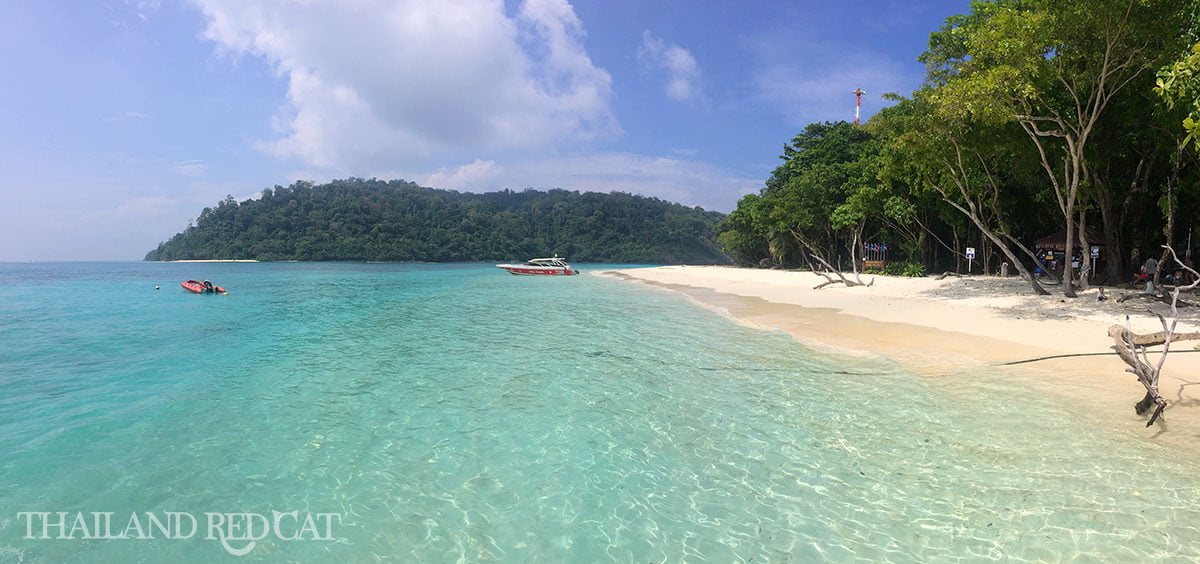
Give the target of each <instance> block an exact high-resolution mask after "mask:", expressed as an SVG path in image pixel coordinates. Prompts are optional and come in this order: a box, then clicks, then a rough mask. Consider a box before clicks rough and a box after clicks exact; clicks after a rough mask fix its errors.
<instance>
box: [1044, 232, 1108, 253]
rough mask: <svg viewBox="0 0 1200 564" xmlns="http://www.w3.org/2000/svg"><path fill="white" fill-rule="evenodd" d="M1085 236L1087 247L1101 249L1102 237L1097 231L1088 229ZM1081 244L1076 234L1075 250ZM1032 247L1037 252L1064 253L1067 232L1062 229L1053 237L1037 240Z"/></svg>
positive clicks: (1102, 244)
mask: <svg viewBox="0 0 1200 564" xmlns="http://www.w3.org/2000/svg"><path fill="white" fill-rule="evenodd" d="M1087 236H1088V244H1089V245H1091V246H1093V247H1101V249H1103V247H1104V235H1101V234H1100V232H1099V231H1096V230H1094V229H1088V230H1087ZM1082 244H1083V243H1082V242H1081V241H1080V240H1079V235H1078V234H1076V235H1075V248H1076V249H1079V248H1080V246H1082ZM1033 246H1034V248H1035V249H1037V250H1046V251H1060V252H1066V250H1067V230H1066V229H1063V230H1062V231H1059V232H1058V233H1055V234H1053V235H1047V236H1045V237H1042V238H1041V239H1038V240H1037V242H1035V243H1034V244H1033Z"/></svg>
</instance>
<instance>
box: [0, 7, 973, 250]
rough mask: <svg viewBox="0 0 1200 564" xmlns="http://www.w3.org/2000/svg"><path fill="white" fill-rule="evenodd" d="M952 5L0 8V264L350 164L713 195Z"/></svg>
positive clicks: (419, 178) (731, 199) (824, 115)
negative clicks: (3, 77)
mask: <svg viewBox="0 0 1200 564" xmlns="http://www.w3.org/2000/svg"><path fill="white" fill-rule="evenodd" d="M968 9H969V1H968V0H955V1H949V0H931V1H927V2H926V1H919V0H918V1H870V0H868V1H862V2H858V3H855V4H851V3H841V2H836V3H833V2H818V1H809V0H795V1H790V2H768V1H753V2H730V1H716V0H713V1H684V0H641V1H626V0H575V1H573V2H568V1H567V0H520V1H518V0H508V1H499V0H428V1H409V0H336V1H327V2H326V1H306V2H300V1H297V0H255V1H245V0H191V1H183V2H171V1H165V0H163V1H160V0H136V1H135V0H125V1H120V0H108V1H97V2H77V1H74V0H39V1H37V2H5V3H3V5H0V48H2V51H0V72H3V75H4V76H5V77H6V79H5V80H4V81H0V171H2V174H3V180H2V182H3V185H2V186H3V188H2V190H0V192H2V195H3V205H2V206H0V261H28V260H127V259H140V258H141V257H142V256H143V255H144V254H145V253H146V251H148V250H150V249H152V248H153V247H154V246H156V245H157V244H158V243H159V242H160V241H164V240H166V239H168V238H170V237H171V236H172V235H174V234H175V233H177V232H178V231H180V230H182V229H183V228H185V227H186V225H187V222H188V220H189V219H190V218H194V217H196V216H198V215H199V214H200V210H202V209H203V208H204V207H205V206H212V205H215V204H216V203H217V202H218V201H219V200H221V199H222V198H224V197H225V195H226V194H232V195H233V196H234V197H236V198H238V199H245V198H250V197H256V196H257V194H258V193H259V192H261V191H262V189H263V188H268V187H271V186H274V185H276V184H280V185H287V184H290V183H291V182H293V181H295V180H311V181H315V182H318V183H319V182H324V181H328V180H330V179H334V178H345V177H350V176H356V177H362V178H371V177H377V178H380V179H404V180H411V181H414V182H417V183H419V184H422V185H426V186H433V187H437V188H450V189H455V190H462V191H473V192H484V191H492V190H499V189H503V188H511V189H515V190H520V189H524V188H528V187H532V188H538V189H548V188H567V189H576V190H594V191H602V192H607V191H612V190H621V191H626V192H632V193H637V194H643V195H648V196H655V197H659V198H662V199H665V200H670V201H674V202H680V203H683V204H687V205H698V206H702V207H704V208H707V209H714V210H718V211H723V212H728V211H730V210H732V209H733V208H734V207H735V205H736V203H737V200H738V198H740V197H741V196H742V195H744V194H747V193H751V192H757V191H758V190H759V188H761V186H762V183H763V181H764V180H765V179H766V178H767V176H768V175H769V174H770V172H771V170H772V169H773V168H774V167H775V166H776V165H777V164H778V162H779V161H778V156H779V154H780V153H781V149H782V147H783V145H784V144H785V143H786V142H788V141H789V140H790V139H791V138H792V137H794V136H795V135H796V134H797V133H798V132H799V131H801V130H802V129H803V128H804V126H805V125H807V124H809V123H813V122H819V121H836V120H843V119H844V120H847V121H849V120H853V118H854V96H853V95H852V94H850V91H851V90H853V89H854V88H862V89H864V90H866V91H867V95H865V96H864V97H863V108H862V110H863V119H864V120H866V119H867V118H869V117H870V116H871V115H872V114H874V113H875V112H876V111H878V110H879V109H880V107H881V105H882V100H881V99H880V98H879V95H880V94H882V93H884V92H893V91H894V92H900V93H902V94H905V95H907V94H909V93H911V92H912V90H913V89H914V88H916V87H917V86H918V85H919V84H920V82H921V79H922V74H923V68H922V67H921V65H920V64H919V63H917V62H916V57H917V56H918V55H919V54H920V53H921V52H922V51H923V50H924V48H925V43H926V41H927V39H928V36H929V32H931V31H934V30H936V29H937V28H938V27H939V26H940V25H941V23H942V22H943V21H944V20H945V18H946V17H948V16H951V15H954V14H959V13H964V12H966V11H967V10H968Z"/></svg>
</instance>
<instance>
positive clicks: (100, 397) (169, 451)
mask: <svg viewBox="0 0 1200 564" xmlns="http://www.w3.org/2000/svg"><path fill="white" fill-rule="evenodd" d="M583 270H584V272H585V274H584V275H583V276H578V277H571V278H539V277H515V276H509V275H507V274H505V273H503V272H501V271H499V270H496V269H495V268H493V267H491V266H490V265H478V264H463V265H391V264H388V265H384V264H304V263H300V264H158V263H61V264H60V263H54V264H0V288H2V289H3V291H2V292H0V562H64V561H70V562H215V561H234V560H240V561H264V562H282V561H304V562H373V561H395V562H457V561H467V562H475V561H491V560H496V561H505V562H597V561H616V562H660V561H667V562H678V561H692V562H700V561H711V562H750V561H754V562H814V561H834V562H846V561H854V560H860V561H870V562H880V561H896V562H930V561H933V562H938V561H958V560H965V561H980V560H988V559H998V560H1005V561H1039V562H1040V561H1056V560H1068V559H1077V560H1080V561H1106V562H1111V561H1133V560H1141V559H1147V558H1151V559H1153V558H1158V559H1166V560H1176V559H1177V560H1181V561H1194V560H1196V559H1198V558H1200V529H1198V528H1197V527H1198V526H1200V504H1197V500H1200V464H1198V463H1197V462H1196V461H1195V460H1191V459H1188V458H1186V457H1182V456H1173V455H1172V453H1170V452H1164V451H1163V450H1162V449H1155V448H1153V447H1147V446H1144V445H1142V444H1140V443H1136V442H1133V441H1130V440H1128V439H1123V438H1119V437H1112V436H1106V435H1104V434H1100V433H1097V432H1095V431H1094V428H1095V427H1096V421H1095V420H1092V419H1090V418H1089V417H1090V416H1088V415H1084V414H1080V413H1075V412H1072V411H1069V410H1068V409H1067V408H1064V407H1063V406H1061V405H1059V404H1055V403H1052V402H1051V401H1050V400H1047V399H1044V398H1042V397H1040V396H1038V395H1036V394H1034V393H1027V392H1023V391H1021V389H1020V388H1019V387H1018V388H1013V387H1011V386H1007V385H1006V383H1005V381H1004V378H1003V376H1002V375H994V374H987V373H979V374H964V375H962V378H961V381H962V382H965V383H968V384H966V385H957V384H951V385H947V384H946V383H945V382H944V380H947V379H946V378H941V379H938V381H930V380H929V379H927V378H923V377H920V376H915V375H912V374H908V373H905V372H903V371H901V370H899V369H898V368H896V367H895V365H894V364H892V363H890V362H889V361H887V360H886V359H871V358H863V357H852V358H851V357H835V356H830V355H828V354H818V353H815V352H813V351H811V350H808V349H806V348H804V347H802V346H800V345H799V344H797V343H796V342H795V341H793V340H792V339H790V338H789V337H788V336H786V335H783V334H781V333H778V332H770V331H759V330H756V329H751V328H747V327H744V326H741V325H738V324H736V323H734V322H732V321H730V320H728V319H726V318H724V317H722V316H720V315H718V314H716V313H713V312H711V311H708V310H706V309H703V308H699V307H696V306H694V305H693V304H691V303H690V302H689V301H688V300H687V299H686V298H684V297H682V296H679V295H676V294H672V293H669V292H665V291H659V290H655V289H651V288H647V287H644V286H641V285H638V284H633V283H629V282H622V281H619V280H614V279H609V278H605V277H600V276H595V275H593V274H591V273H590V271H594V270H595V268H590V269H589V268H588V267H587V265H584V267H583ZM187 278H209V279H211V280H213V281H214V282H215V283H217V284H221V285H224V286H226V287H227V288H228V289H229V292H230V295H228V296H219V295H213V296H210V295H194V294H191V293H188V292H185V291H184V290H182V289H181V288H180V287H179V281H180V280H183V279H187ZM155 285H158V286H161V289H160V290H157V291H156V290H154V286H155ZM950 380H953V379H952V378H951V379H950ZM273 511H278V512H281V513H284V514H287V513H289V512H292V511H295V512H297V513H296V514H295V515H297V516H298V517H297V518H296V519H297V520H296V521H288V520H287V519H288V518H287V517H285V519H284V522H285V524H287V525H288V527H289V528H288V530H287V531H286V532H284V534H282V535H278V536H277V535H275V534H271V535H267V536H265V537H263V538H261V539H260V540H258V541H257V542H256V543H255V545H254V547H253V548H252V549H251V550H250V551H249V553H248V554H246V555H245V556H242V557H240V558H238V557H234V556H232V555H231V554H230V553H229V552H228V551H227V548H225V547H224V546H223V545H222V543H221V542H220V541H219V540H218V539H216V538H215V537H214V539H207V538H205V536H206V534H207V533H210V532H211V531H210V530H209V529H208V527H207V521H206V519H208V518H209V517H207V516H206V514H208V513H212V514H219V515H225V514H230V513H250V514H261V515H265V516H266V518H267V519H270V518H272V517H273V516H274V514H273V513H272V512H273ZM25 512H35V513H36V512H49V513H51V514H53V515H56V514H57V512H65V513H66V514H67V519H68V525H67V526H66V527H65V528H64V529H65V530H64V531H62V532H63V533H64V534H62V535H60V530H59V529H54V528H50V529H49V530H50V531H51V533H52V534H51V535H50V536H51V537H52V538H43V537H42V533H43V529H42V523H41V521H40V520H38V519H40V518H38V517H30V516H28V515H25V516H22V513H25ZM104 512H109V513H111V514H112V515H111V516H110V519H111V521H112V525H111V528H112V529H113V531H112V533H113V535H116V534H119V533H120V532H121V531H124V530H126V524H127V522H128V521H129V519H130V515H131V514H135V515H138V514H140V515H145V514H146V513H151V514H153V515H157V516H164V515H167V513H168V512H179V513H186V514H188V515H190V516H192V517H193V518H195V519H196V520H197V521H198V525H199V531H198V532H196V533H195V534H194V535H193V536H191V537H190V538H170V537H171V535H170V534H165V533H163V531H162V530H159V531H158V534H156V535H150V536H152V537H153V538H124V539H100V538H92V539H87V538H81V537H85V536H86V535H85V533H84V532H83V531H81V530H79V529H74V530H72V526H71V525H70V523H69V520H71V519H74V516H75V515H76V514H84V515H89V516H90V515H91V514H92V513H104ZM329 513H333V514H336V515H337V519H336V521H332V525H331V527H330V529H331V535H330V536H331V537H332V540H322V539H319V538H313V535H312V534H311V533H313V532H314V531H315V529H310V530H309V533H310V534H309V535H308V537H307V538H303V536H302V538H300V539H298V540H285V538H280V537H281V536H282V537H294V536H295V534H293V533H295V532H296V531H297V530H298V528H299V527H297V526H296V525H295V523H299V520H300V519H302V518H303V516H304V515H315V514H329ZM54 518H57V517H54ZM88 519H91V518H90V517H89V518H88ZM229 519H231V520H232V519H233V517H230V518H229ZM31 520H32V521H33V522H32V523H31ZM89 523H91V521H89ZM30 529H32V538H28V537H30V536H31V535H30V534H28V533H29V531H30ZM220 530H229V529H220ZM235 532H236V531H235ZM324 532H325V531H324V529H323V528H322V530H321V531H320V533H321V534H323V533H324ZM176 533H177V534H176V536H184V535H180V534H178V531H176ZM93 534H94V535H97V534H98V533H95V532H93ZM58 536H67V537H70V538H57V537H58ZM130 536H138V535H135V534H131V535H130ZM317 536H321V535H320V534H318V535H317ZM164 537H167V538H164ZM249 537H251V538H254V537H255V534H254V532H253V531H251V532H250V533H249ZM228 542H229V544H230V545H231V547H232V548H233V549H235V550H237V549H243V548H245V547H247V546H248V544H247V543H248V541H236V540H230V541H228Z"/></svg>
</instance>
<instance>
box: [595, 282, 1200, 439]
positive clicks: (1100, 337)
mask: <svg viewBox="0 0 1200 564" xmlns="http://www.w3.org/2000/svg"><path fill="white" fill-rule="evenodd" d="M602 274H604V275H609V276H617V277H621V278H627V279H632V280H637V281H641V282H645V283H649V284H652V285H656V286H659V287H663V288H667V289H670V290H674V291H677V292H681V293H683V294H686V295H688V296H690V297H692V298H693V299H695V300H697V301H698V302H699V303H701V304H704V305H706V306H709V307H711V308H714V309H716V310H718V311H721V312H723V313H726V314H727V315H729V316H731V317H733V318H734V319H737V320H739V321H741V322H744V323H748V324H751V325H755V326H760V327H767V328H775V329H780V330H783V331H786V332H787V333H789V334H791V335H792V336H794V337H795V338H796V339H797V340H799V341H800V342H802V343H804V344H806V345H809V346H815V347H824V348H834V349H838V350H841V351H865V352H868V353H874V354H879V355H883V356H886V357H888V358H891V359H893V360H895V361H896V362H898V363H899V364H900V365H901V366H902V367H904V368H905V369H906V370H909V371H910V372H913V373H916V374H920V375H925V376H928V377H931V378H942V377H950V378H952V377H954V375H955V374H957V373H961V372H963V371H962V370H960V369H961V368H965V367H979V366H985V367H988V369H992V368H994V369H995V370H1002V371H1005V374H1006V375H1007V374H1011V377H1012V379H1013V380H1014V381H1021V382H1023V383H1024V384H1025V385H1027V386H1030V387H1033V388H1034V389H1037V390H1041V391H1044V392H1046V393H1049V394H1056V395H1059V396H1061V397H1062V398H1063V399H1064V401H1069V402H1071V403H1072V404H1073V405H1076V406H1077V407H1079V408H1080V409H1085V410H1088V411H1093V412H1095V413H1097V414H1098V415H1099V417H1100V418H1101V419H1103V420H1104V421H1106V422H1111V424H1112V427H1113V429H1114V430H1115V431H1116V432H1121V433H1129V434H1131V435H1134V436H1140V437H1145V438H1148V439H1151V440H1153V441H1156V442H1159V443H1161V444H1162V445H1163V446H1165V447H1178V448H1186V449H1190V450H1195V451H1196V452H1197V453H1200V448H1198V447H1196V446H1193V443H1195V442H1196V441H1195V439H1197V438H1200V386H1191V385H1190V384H1192V383H1200V371H1198V369H1200V352H1197V353H1191V352H1184V351H1195V350H1196V349H1195V345H1196V343H1197V341H1183V342H1178V343H1174V344H1173V345H1172V349H1171V350H1172V351H1174V353H1173V354H1170V355H1169V356H1168V358H1167V361H1166V364H1165V365H1164V367H1163V371H1162V377H1161V380H1160V389H1161V390H1162V394H1163V396H1164V397H1165V398H1166V399H1167V400H1168V401H1169V402H1170V404H1169V405H1168V407H1167V409H1166V412H1165V416H1164V417H1165V419H1166V421H1163V422H1160V423H1156V424H1155V425H1154V427H1151V428H1149V429H1147V428H1145V427H1144V425H1145V421H1146V416H1138V415H1136V414H1135V413H1134V410H1133V404H1134V403H1136V402H1137V401H1138V400H1140V399H1141V398H1142V396H1143V395H1144V394H1145V388H1144V387H1142V385H1141V384H1140V383H1138V381H1137V380H1136V378H1135V377H1134V376H1133V375H1132V374H1130V373H1128V372H1126V371H1125V368H1126V365H1125V364H1124V362H1122V361H1121V359H1120V358H1118V357H1117V356H1116V355H1115V354H1108V355H1097V356H1079V357H1070V358H1058V359H1050V360H1041V361H1037V362H1031V363H1024V364H1019V365H1003V363H1007V362H1013V361H1021V360H1027V359H1034V358H1039V357H1045V356H1053V355H1068V354H1078V353H1106V352H1108V353H1111V352H1112V351H1113V347H1112V345H1113V343H1112V339H1111V338H1110V337H1109V336H1108V328H1109V327H1110V326H1111V325H1113V324H1121V325H1124V324H1125V322H1126V316H1129V319H1130V323H1131V326H1132V328H1133V330H1134V332H1137V333H1151V332H1155V331H1160V330H1162V326H1161V324H1160V322H1159V320H1158V318H1157V317H1155V316H1154V315H1153V313H1151V310H1153V311H1157V312H1159V313H1161V314H1163V315H1168V314H1169V308H1168V307H1167V306H1166V305H1165V304H1162V303H1159V302H1154V301H1149V300H1144V299H1141V298H1135V299H1131V300H1128V301H1125V302H1124V303H1119V302H1118V298H1120V297H1121V296H1122V295H1124V294H1133V293H1137V291H1136V290H1117V289H1113V288H1107V289H1106V292H1107V293H1108V298H1109V299H1108V300H1106V301H1103V302H1101V301H1098V300H1097V299H1096V298H1097V290H1095V289H1091V290H1088V291H1086V292H1084V293H1082V294H1081V295H1080V297H1078V298H1075V299H1070V298H1065V297H1063V296H1062V292H1061V290H1062V289H1061V287H1059V286H1049V287H1047V289H1049V290H1050V291H1051V293H1052V295H1050V296H1038V295H1035V294H1034V293H1033V292H1032V290H1031V289H1030V287H1029V285H1028V284H1027V283H1026V282H1025V281H1023V280H1021V279H1020V278H1017V277H1010V278H998V277H983V276H978V277H962V278H957V277H947V278H945V279H943V280H935V279H934V278H932V277H926V278H897V277H888V276H863V277H862V280H863V282H871V283H872V284H871V285H870V286H865V287H864V286H856V287H845V286H843V285H841V284H835V285H830V286H826V287H824V288H822V289H819V290H817V289H814V288H813V287H814V286H816V285H818V284H820V283H822V282H824V281H825V279H824V278H823V277H820V276H818V275H815V274H813V273H811V272H793V271H780V270H760V269H746V268H730V267H708V266H670V267H657V268H639V269H624V270H614V271H605V272H603V273H602ZM1181 300H1184V301H1200V297H1197V296H1195V295H1188V294H1185V295H1183V296H1182V297H1181ZM1177 330H1178V331H1180V332H1183V331H1196V330H1200V307H1180V308H1179V325H1178V328H1177ZM1160 349H1161V347H1155V348H1153V349H1152V351H1153V350H1160ZM1157 357H1158V355H1157V354H1154V353H1152V354H1151V361H1152V362H1156V361H1157Z"/></svg>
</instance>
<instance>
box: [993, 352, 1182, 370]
mask: <svg viewBox="0 0 1200 564" xmlns="http://www.w3.org/2000/svg"><path fill="white" fill-rule="evenodd" d="M1182 353H1200V350H1198V349H1184V350H1173V351H1171V354H1182ZM1109 354H1117V352H1116V351H1108V352H1090V353H1071V354H1056V355H1051V356H1041V357H1038V358H1029V359H1025V360H1014V361H1012V362H993V363H991V364H992V366H1012V365H1014V364H1027V363H1030V362H1037V361H1039V360H1053V359H1056V358H1072V357H1076V356H1104V355H1109Z"/></svg>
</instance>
